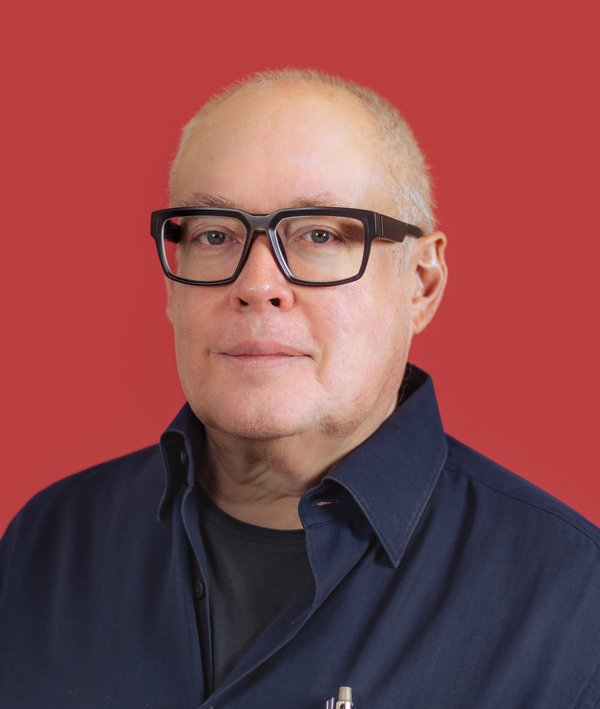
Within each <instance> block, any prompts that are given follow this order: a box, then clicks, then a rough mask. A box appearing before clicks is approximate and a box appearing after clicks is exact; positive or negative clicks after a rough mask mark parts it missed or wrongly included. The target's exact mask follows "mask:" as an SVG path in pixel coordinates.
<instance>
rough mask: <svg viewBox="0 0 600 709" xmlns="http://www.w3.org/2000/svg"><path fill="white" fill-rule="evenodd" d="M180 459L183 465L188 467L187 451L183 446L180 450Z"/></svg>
mask: <svg viewBox="0 0 600 709" xmlns="http://www.w3.org/2000/svg"><path fill="white" fill-rule="evenodd" d="M179 460H180V462H181V465H183V467H184V468H186V467H187V453H186V452H185V450H184V449H183V448H182V449H181V450H180V451H179Z"/></svg>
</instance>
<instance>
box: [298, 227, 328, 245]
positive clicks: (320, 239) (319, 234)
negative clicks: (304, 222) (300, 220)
mask: <svg viewBox="0 0 600 709" xmlns="http://www.w3.org/2000/svg"><path fill="white" fill-rule="evenodd" d="M302 239H303V241H310V242H312V243H313V244H326V243H327V242H328V241H334V240H335V239H336V236H335V234H333V233H332V232H330V231H327V230H326V229H311V230H310V231H305V232H304V233H303V234H302Z"/></svg>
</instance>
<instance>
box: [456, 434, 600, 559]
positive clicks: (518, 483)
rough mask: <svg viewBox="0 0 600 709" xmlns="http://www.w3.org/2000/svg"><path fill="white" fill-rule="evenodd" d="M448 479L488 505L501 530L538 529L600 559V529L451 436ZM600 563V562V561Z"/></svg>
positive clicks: (547, 535)
mask: <svg viewBox="0 0 600 709" xmlns="http://www.w3.org/2000/svg"><path fill="white" fill-rule="evenodd" d="M447 441H448V457H447V460H446V464H445V466H444V472H445V473H446V475H447V476H449V477H451V478H453V479H454V480H455V482H456V483H457V484H458V481H459V480H460V481H461V484H463V485H467V486H468V487H469V488H470V490H471V491H472V493H473V494H476V495H477V497H478V499H479V500H480V501H482V502H483V504H484V505H487V509H486V511H487V513H488V516H489V518H490V520H493V521H494V523H496V524H498V525H499V527H500V528H502V527H503V526H506V525H513V526H516V527H517V528H519V527H520V528H521V530H523V529H524V528H538V529H540V530H543V532H544V534H545V535H546V537H547V538H548V537H549V538H550V539H552V540H553V541H557V539H556V538H558V537H560V539H561V540H563V541H565V540H569V539H570V540H571V541H572V542H577V543H578V544H582V545H584V546H588V547H589V551H590V552H592V553H594V552H595V554H596V556H597V557H600V529H598V527H596V526H595V525H594V524H592V523H591V522H590V521H588V520H587V519H585V517H583V516H582V515H581V514H579V513H578V512H576V511H575V510H573V509H571V508H570V507H569V506H568V505H566V504H564V503H563V502H561V501H560V500H558V499H556V498H555V497H553V496H552V495H550V494H549V493H547V492H545V491H544V490H542V489H540V488H539V487H537V486H536V485H534V484H533V483H530V482H528V481H527V480H525V479H524V478H522V477H520V476H519V475H517V474H515V473H513V472H511V471H510V470H507V469H506V468H504V467H503V466H501V465H499V464H498V463H496V462H494V461H493V460H490V459H489V458H487V457H486V456H484V455H482V454H481V453H478V452H477V451H475V450H473V449H472V448H469V447H468V446H466V445H465V444H463V443H461V442H460V441H457V440H456V439H454V438H452V437H451V436H447ZM599 560H600V559H599Z"/></svg>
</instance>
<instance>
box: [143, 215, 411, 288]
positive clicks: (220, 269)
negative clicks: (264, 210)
mask: <svg viewBox="0 0 600 709" xmlns="http://www.w3.org/2000/svg"><path fill="white" fill-rule="evenodd" d="M150 230H151V233H152V236H153V237H154V240H155V241H156V247H157V249H158V256H159V258H160V262H161V264H162V267H163V270H164V272H165V274H166V275H167V276H168V277H169V278H171V279H172V280H174V281H179V282H180V283H188V284H190V285H195V286H217V285H225V284H227V283H233V281H235V279H236V278H237V277H238V276H239V274H240V272H241V270H242V268H243V267H244V264H245V263H246V260H247V258H248V254H249V253H250V248H251V246H252V242H253V239H254V237H255V236H256V234H257V233H259V232H263V233H265V234H266V235H267V236H268V238H269V242H270V244H271V249H272V251H273V254H274V255H275V259H276V260H277V263H278V264H279V268H280V269H281V271H282V273H283V275H284V276H285V277H286V278H287V279H288V281H291V282H292V283H298V284H300V285H308V286H333V285H339V284H342V283H350V282H351V281H356V280H358V279H359V278H360V277H361V276H362V275H363V273H364V272H365V268H366V266H367V262H368V260H369V253H370V251H371V244H372V242H373V240H374V239H387V240H389V241H396V242H402V241H404V239H405V237H406V236H414V237H419V236H423V232H422V231H421V229H419V228H418V227H416V226H412V225H411V224H407V223H406V222H401V221H399V220H398V219H393V218H392V217H386V216H385V215H384V214H379V213H378V212H370V211H367V210H364V209H349V208H346V207H323V208H321V207H319V208H312V207H311V208H302V209H280V210H278V211H276V212H272V213H271V214H248V213H247V212H242V211H240V210H237V209H221V208H213V207H176V208H173V209H161V210H158V211H156V212H152V215H151V227H150Z"/></svg>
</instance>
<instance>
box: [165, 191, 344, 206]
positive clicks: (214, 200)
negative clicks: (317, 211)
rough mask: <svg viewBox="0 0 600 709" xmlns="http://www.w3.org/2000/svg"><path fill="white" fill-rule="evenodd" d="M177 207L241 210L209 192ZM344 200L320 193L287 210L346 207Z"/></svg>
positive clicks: (302, 199)
mask: <svg viewBox="0 0 600 709" xmlns="http://www.w3.org/2000/svg"><path fill="white" fill-rule="evenodd" d="M174 206H176V207H217V208H220V209H240V207H239V206H238V205H237V204H234V203H233V202H232V201H231V200H229V199H226V198H225V197H222V196H221V195H218V194H211V193H208V192H193V193H192V194H191V195H190V196H189V197H188V198H187V199H184V200H177V201H176V203H175V205H174ZM346 206H348V205H347V204H346V202H345V201H344V200H343V199H340V198H339V197H337V196H336V195H335V194H334V193H333V192H319V193H317V194H314V195H309V196H305V197H298V198H297V199H295V200H293V201H292V203H291V204H288V205H286V208H292V209H296V208H300V207H346Z"/></svg>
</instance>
